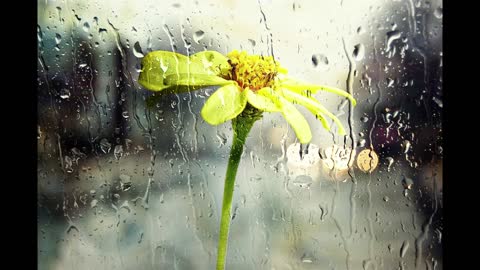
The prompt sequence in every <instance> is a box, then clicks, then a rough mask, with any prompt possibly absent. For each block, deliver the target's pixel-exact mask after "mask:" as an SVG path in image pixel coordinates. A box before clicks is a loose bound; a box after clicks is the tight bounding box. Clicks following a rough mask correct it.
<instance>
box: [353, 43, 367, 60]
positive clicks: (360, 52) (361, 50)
mask: <svg viewBox="0 0 480 270" xmlns="http://www.w3.org/2000/svg"><path fill="white" fill-rule="evenodd" d="M364 56H365V46H363V44H357V45H355V47H354V49H353V58H354V59H355V60H356V61H360V60H362V59H363V57H364Z"/></svg>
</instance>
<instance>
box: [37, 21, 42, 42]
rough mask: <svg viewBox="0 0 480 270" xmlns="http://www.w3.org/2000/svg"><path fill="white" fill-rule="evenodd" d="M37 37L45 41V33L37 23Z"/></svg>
mask: <svg viewBox="0 0 480 270" xmlns="http://www.w3.org/2000/svg"><path fill="white" fill-rule="evenodd" d="M37 38H38V42H42V41H43V33H42V29H41V28H40V26H39V25H37Z"/></svg>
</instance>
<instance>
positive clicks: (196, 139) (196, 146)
mask: <svg viewBox="0 0 480 270" xmlns="http://www.w3.org/2000/svg"><path fill="white" fill-rule="evenodd" d="M180 24H181V21H180ZM180 33H181V36H182V40H183V46H184V47H185V49H186V50H187V56H190V47H191V45H189V44H188V42H187V37H186V35H185V27H183V25H182V27H181V28H180ZM187 74H188V75H189V76H190V66H188V72H187ZM192 99H193V96H192V92H191V91H189V92H188V101H187V108H188V111H189V112H190V114H191V115H192V118H193V127H192V129H193V134H194V137H193V152H194V153H197V149H198V130H197V116H196V115H195V113H193V111H192Z"/></svg>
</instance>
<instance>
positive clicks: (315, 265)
mask: <svg viewBox="0 0 480 270" xmlns="http://www.w3.org/2000/svg"><path fill="white" fill-rule="evenodd" d="M442 5H443V3H442V1H440V0H432V1H423V0H406V1H378V0H338V1H330V0H328V1H327V0H322V1H318V0H308V1H298V0H288V1H273V0H247V1H240V0H222V1H214V0H207V1H199V0H197V1H195V0H191V1H168V0H164V1H151V0H141V1H123V0H121V1H119V0H116V1H98V0H90V1H43V0H39V1H38V11H37V13H38V25H37V37H38V61H37V63H38V65H37V66H38V68H37V75H38V76H37V85H38V88H37V96H38V119H37V120H38V121H37V126H38V134H37V138H38V140H37V150H38V158H37V163H38V167H37V176H38V180H37V181H38V196H37V212H38V239H37V240H38V253H37V256H38V267H39V269H53V270H59V269H215V267H216V269H285V270H286V269H351V270H353V269H442V261H443V260H442V249H441V247H442V231H443V225H442V224H443V223H442V222H443V221H442V219H443V216H442V209H443V203H442V192H443V190H442V185H443V176H442V157H443V154H442V138H443V135H442V107H443V97H442V8H443V7H442ZM175 53H176V54H175ZM252 119H253V120H252ZM249 125H250V126H249ZM242 138H243V139H242ZM235 159H236V160H237V161H235ZM237 165H238V169H236V171H235V170H234V169H233V168H234V167H235V166H237ZM229 176H230V178H229ZM226 179H227V180H228V179H230V180H228V181H226ZM228 186H230V187H229V188H230V190H231V191H232V193H231V194H230V195H228V194H229V192H228V191H227V189H228V188H226V187H228ZM229 196H230V197H229ZM226 198H227V199H228V198H230V199H231V203H226V201H228V200H227V199H226ZM222 217H223V218H222ZM221 228H222V229H221ZM222 239H223V240H222ZM222 247H223V249H222ZM222 250H223V251H222ZM222 254H223V255H222ZM220 255H221V256H220ZM222 256H223V257H222Z"/></svg>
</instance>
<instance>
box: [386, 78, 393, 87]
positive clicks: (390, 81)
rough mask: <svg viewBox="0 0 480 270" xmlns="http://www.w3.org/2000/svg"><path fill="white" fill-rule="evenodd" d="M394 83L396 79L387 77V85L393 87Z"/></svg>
mask: <svg viewBox="0 0 480 270" xmlns="http://www.w3.org/2000/svg"><path fill="white" fill-rule="evenodd" d="M394 83H395V80H394V79H390V78H387V87H393V84H394Z"/></svg>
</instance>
